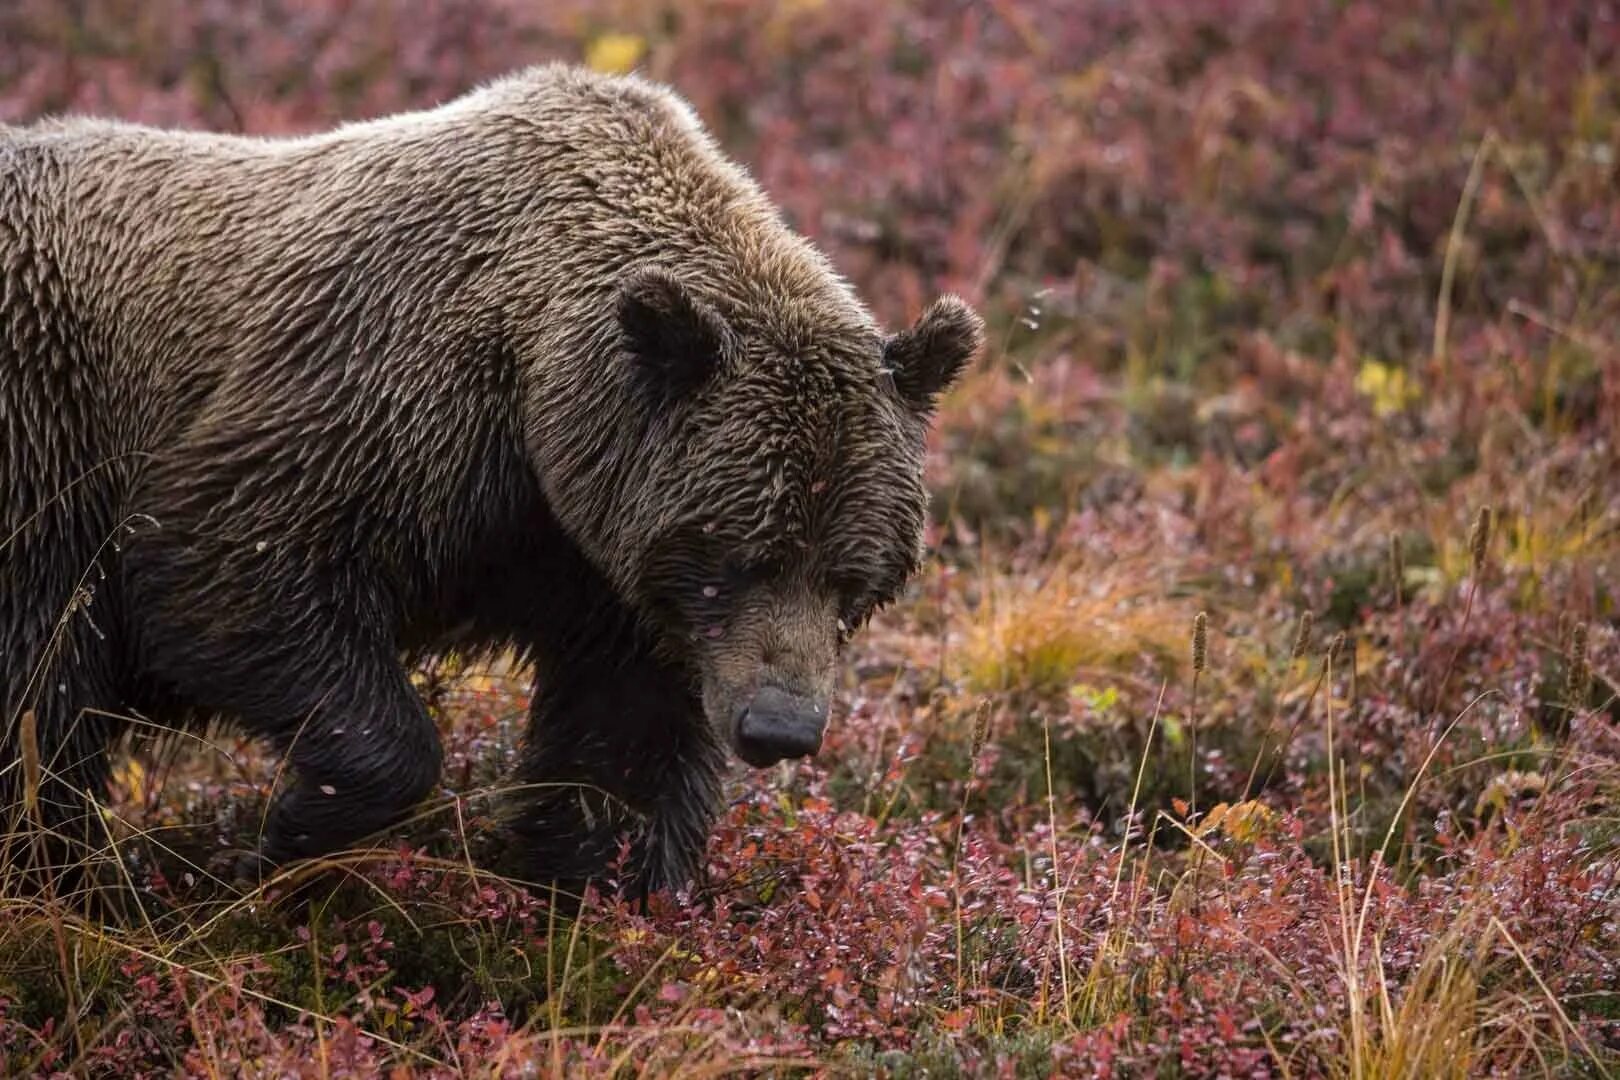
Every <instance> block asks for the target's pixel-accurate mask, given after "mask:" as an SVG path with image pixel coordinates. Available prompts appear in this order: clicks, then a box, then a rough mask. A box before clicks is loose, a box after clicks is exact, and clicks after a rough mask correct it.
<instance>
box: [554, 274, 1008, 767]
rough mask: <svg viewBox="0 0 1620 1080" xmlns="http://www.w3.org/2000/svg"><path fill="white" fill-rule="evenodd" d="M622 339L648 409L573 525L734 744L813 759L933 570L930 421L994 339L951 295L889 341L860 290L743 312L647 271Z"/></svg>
mask: <svg viewBox="0 0 1620 1080" xmlns="http://www.w3.org/2000/svg"><path fill="white" fill-rule="evenodd" d="M693 280H694V281H696V280H701V279H699V278H696V277H695V276H694V278H693ZM609 333H610V334H611V335H612V337H613V338H614V339H615V342H616V347H615V348H614V349H613V350H612V351H613V352H614V353H615V355H614V356H613V357H612V358H611V359H610V360H608V361H607V362H608V363H609V364H610V365H611V366H613V367H614V368H615V369H616V371H617V373H618V374H619V375H620V376H621V377H622V380H623V381H622V382H620V381H619V380H617V379H615V380H605V379H602V378H601V373H600V371H599V372H598V375H597V378H598V380H600V381H599V383H598V385H601V383H602V382H608V381H612V382H614V383H617V384H618V385H619V386H620V389H621V392H622V393H627V394H628V396H629V398H630V399H631V400H632V401H633V402H634V404H633V405H632V407H630V408H625V409H622V410H621V415H620V416H619V418H618V420H619V422H618V423H617V424H615V425H614V427H613V430H612V433H611V434H610V433H609V432H608V431H607V430H605V429H601V428H596V427H595V425H592V427H593V428H595V430H596V434H595V436H594V438H593V439H592V440H591V441H592V442H593V443H594V444H595V445H596V446H597V447H599V448H601V449H600V450H599V451H598V453H599V455H600V460H598V461H594V462H587V461H584V460H578V459H576V461H575V463H574V467H575V468H576V469H579V468H592V467H593V466H600V469H599V470H598V471H597V476H596V477H595V478H594V480H593V483H592V485H591V486H592V488H593V494H594V495H595V496H596V497H595V498H593V499H591V500H590V502H591V511H590V512H589V513H588V514H582V513H578V512H577V511H576V512H575V513H574V514H572V515H571V516H572V517H573V518H574V520H573V521H572V522H571V521H570V520H569V516H566V515H568V510H569V507H568V506H564V507H563V508H562V511H563V513H564V514H565V516H564V518H563V520H564V524H565V525H569V526H570V527H571V529H572V531H574V532H575V535H576V537H580V538H581V542H582V543H583V544H584V546H585V547H586V548H587V549H588V550H589V549H595V551H596V552H597V553H598V554H599V560H598V561H599V563H600V564H601V565H602V568H603V569H604V571H605V572H607V574H608V576H609V578H610V579H612V580H614V582H615V585H616V586H617V587H618V588H619V590H620V592H621V594H622V595H623V596H625V597H626V598H627V599H628V600H629V602H630V605H631V607H632V608H633V609H634V610H635V611H636V612H637V613H638V614H639V615H640V616H641V617H642V618H641V621H642V622H643V623H644V624H645V625H646V626H648V627H649V628H651V630H652V632H653V633H654V634H655V635H656V636H657V637H658V639H659V642H660V645H661V650H662V651H663V652H664V653H665V654H666V655H667V656H671V657H673V658H674V659H675V660H676V662H677V663H679V664H681V665H682V666H683V667H684V668H685V669H686V670H687V671H688V672H689V673H690V675H691V677H692V680H693V692H694V694H695V695H697V696H700V697H701V700H702V706H703V711H704V712H705V714H706V715H707V717H708V720H709V723H710V725H711V727H712V728H713V731H714V734H715V736H716V738H717V741H719V742H720V743H722V744H723V745H727V746H729V747H730V748H731V749H732V750H733V751H734V752H735V753H736V754H737V755H738V756H739V757H741V758H742V759H743V760H744V761H746V762H748V763H749V764H751V765H755V766H765V765H769V764H772V763H774V762H777V761H780V760H783V759H785V758H790V757H801V756H807V755H810V754H813V753H815V752H816V750H817V749H818V748H819V746H820V744H821V739H822V735H823V733H824V731H825V729H826V724H827V720H828V713H829V704H830V701H831V698H832V693H833V684H834V679H835V674H836V669H837V662H838V658H839V654H840V652H841V650H842V649H843V647H844V645H845V644H846V643H847V642H848V641H849V639H850V637H851V635H853V634H854V633H855V632H856V631H857V630H858V629H859V628H860V627H861V626H862V624H864V623H865V622H866V621H867V619H868V618H869V617H870V616H871V615H872V613H873V612H874V611H875V610H877V609H878V608H879V607H881V606H882V605H884V604H886V603H888V602H889V601H891V600H893V599H894V598H895V597H896V595H897V594H898V593H899V592H900V590H901V589H902V587H903V586H904V585H905V583H906V580H907V578H908V577H909V576H910V575H911V574H912V573H913V571H915V570H916V569H917V566H918V562H919V559H920V556H921V552H922V535H923V525H924V516H925V513H926V509H927V497H926V493H925V490H924V487H923V455H924V439H925V436H926V434H927V428H928V423H929V419H930V416H931V414H932V412H933V409H934V405H935V402H936V400H937V399H938V396H939V395H940V394H941V393H942V392H943V391H944V390H945V389H946V388H947V387H948V386H949V385H950V384H951V383H952V381H953V380H954V379H955V378H956V377H957V376H958V375H959V374H960V373H961V371H962V369H963V368H964V367H965V365H966V364H967V362H968V361H969V360H970V359H971V358H972V356H973V355H974V353H975V352H976V351H977V349H978V348H979V346H980V343H981V341H982V338H983V328H982V323H981V321H980V319H979V317H978V316H977V315H976V314H975V313H974V312H973V311H972V310H971V309H970V308H969V307H968V306H967V305H966V304H964V303H963V302H962V301H961V300H959V299H957V298H955V297H950V296H947V297H944V298H941V299H939V300H937V301H936V302H935V303H934V304H933V305H932V306H931V307H929V308H928V309H927V311H926V312H925V313H924V314H923V315H922V316H921V317H920V318H919V319H918V320H917V322H916V323H915V325H913V326H912V327H911V328H910V329H907V330H903V331H900V332H899V333H895V334H892V335H887V336H885V335H883V334H882V333H880V332H879V331H878V330H877V328H876V324H875V323H874V322H873V321H872V320H871V317H870V316H869V315H868V314H867V313H866V311H865V309H864V308H863V307H861V306H860V305H859V304H858V303H857V302H856V301H855V300H854V298H853V297H852V296H851V295H850V294H849V292H848V291H847V290H846V289H845V288H844V287H843V286H842V284H841V283H837V284H836V287H834V286H831V285H826V284H818V285H817V286H816V287H814V288H810V289H806V290H801V291H800V292H799V293H797V294H795V293H794V292H793V291H792V290H780V289H778V290H774V291H773V290H771V289H768V288H762V289H759V290H756V291H755V292H753V293H752V294H750V295H749V296H745V297H741V298H739V297H738V296H737V295H735V293H733V294H732V295H730V296H729V297H728V296H727V295H725V294H724V293H723V292H720V291H718V290H717V291H715V292H712V293H708V294H707V295H706V294H705V293H703V292H700V291H699V289H698V288H697V287H695V286H694V285H693V284H691V283H689V282H687V281H683V279H682V278H681V277H679V276H677V275H676V274H674V273H672V272H670V271H668V270H665V269H660V268H657V267H640V268H636V269H632V270H630V271H628V272H627V273H626V274H625V275H624V276H623V278H622V279H620V280H619V281H618V282H617V284H616V295H615V303H614V313H613V326H612V328H611V330H610V331H609ZM598 340H600V338H598ZM621 400H622V399H621ZM572 434H573V437H572V438H570V440H569V441H570V442H571V443H574V444H575V445H576V446H577V445H579V443H580V442H581V441H582V440H580V439H579V437H578V436H579V434H581V433H580V432H578V431H576V432H574V433H572ZM627 443H628V444H629V445H628V446H627V445H626V444H627ZM609 459H616V461H613V462H611V463H610V462H609ZM557 494H558V495H561V496H563V501H564V502H565V503H567V502H570V501H573V500H569V499H568V498H567V493H565V492H558V493H557ZM576 506H577V508H578V509H579V510H583V509H584V506H583V504H579V503H577V501H576ZM593 533H594V534H595V535H594V536H592V535H591V534H593Z"/></svg>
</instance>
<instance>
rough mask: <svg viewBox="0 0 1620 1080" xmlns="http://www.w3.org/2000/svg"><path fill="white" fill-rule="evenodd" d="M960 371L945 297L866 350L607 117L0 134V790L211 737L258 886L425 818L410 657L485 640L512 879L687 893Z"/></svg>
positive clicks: (828, 673)
mask: <svg viewBox="0 0 1620 1080" xmlns="http://www.w3.org/2000/svg"><path fill="white" fill-rule="evenodd" d="M979 337H980V328H979V323H978V320H977V317H976V316H974V315H973V314H972V313H971V312H970V311H968V309H967V308H966V307H964V306H963V305H961V303H960V302H958V301H955V300H953V299H950V298H946V299H944V300H941V301H939V302H938V303H936V304H935V305H934V307H933V308H931V309H930V310H929V312H927V313H926V314H925V315H924V316H923V318H922V319H921V320H920V321H919V323H918V324H917V326H915V327H913V328H912V329H911V330H910V331H905V332H902V333H900V334H898V335H893V336H888V337H886V336H884V335H883V334H882V333H881V332H880V330H879V328H878V327H877V325H876V324H875V323H874V321H873V320H872V318H871V317H870V315H869V314H868V313H867V312H866V310H865V309H864V308H863V307H862V306H861V304H860V303H859V302H858V301H857V299H856V298H855V296H854V295H853V294H852V292H851V291H850V289H849V288H848V287H847V285H845V283H843V282H842V281H841V280H840V279H839V278H838V277H837V276H836V275H835V274H834V273H833V272H832V270H831V269H830V268H829V266H828V265H827V263H826V261H825V260H824V259H823V258H822V257H821V256H820V255H819V254H818V253H817V252H816V251H815V250H814V249H813V248H812V247H811V246H810V245H809V244H808V243H807V242H806V241H805V240H803V239H802V238H801V237H799V236H797V235H796V234H794V233H793V232H791V231H790V230H788V229H787V228H786V227H785V226H784V225H783V223H782V222H781V220H780V219H779V217H778V215H777V213H776V211H775V210H774V209H773V207H772V206H771V204H770V203H769V201H768V200H767V199H766V198H765V196H764V195H763V194H762V193H761V192H760V191H759V190H758V188H757V187H756V186H755V185H754V184H753V183H752V181H751V180H749V179H748V177H747V176H746V175H745V174H744V173H743V172H742V171H741V170H740V169H739V168H738V167H736V166H735V165H733V164H732V163H731V162H729V161H728V160H727V159H726V158H725V157H724V156H723V155H722V154H721V153H720V152H719V150H718V149H717V148H716V146H715V144H714V143H713V141H712V140H711V139H710V138H709V137H708V136H707V135H706V134H705V133H704V132H703V130H702V129H701V127H700V126H699V124H698V122H697V120H696V119H695V117H694V116H693V114H692V112H691V110H690V109H689V108H688V107H687V106H685V105H684V103H682V102H681V101H680V100H679V99H678V98H677V97H675V96H674V95H673V94H671V93H670V92H669V91H667V90H665V89H663V88H660V87H657V86H655V85H653V84H650V83H647V82H644V81H641V80H639V79H634V78H606V77H601V76H596V75H592V74H588V73H584V72H580V71H577V70H573V69H568V68H562V67H545V68H537V69H533V70H530V71H527V72H523V73H520V74H518V75H515V76H512V77H509V78H507V79H505V80H502V81H500V82H497V83H494V84H491V85H490V86H488V87H485V88H483V89H481V90H479V91H476V92H474V93H472V94H470V95H468V96H466V97H464V98H461V99H458V100H457V101H454V102H451V103H450V104H448V105H446V106H444V107H442V108H440V109H437V110H433V111H429V112H424V113H419V114H410V115H406V116H401V117H393V118H388V119H384V120H380V121H374V122H369V123H363V124H356V125H351V126H348V127H344V128H341V129H338V130H337V131H334V132H331V133H327V134H322V135H316V136H311V137H305V138H297V139H283V140H264V139H249V138H238V137H229V136H218V135H210V134H200V133H179V132H167V131H157V130H152V129H148V128H142V127H136V126H132V125H126V124H120V123H114V122H106V121H94V120H66V121H51V122H45V123H41V124H38V125H36V126H33V127H28V128H3V129H0V492H3V501H0V545H3V546H0V583H3V591H0V708H3V709H4V712H3V714H0V723H3V724H4V751H5V753H4V756H3V757H0V767H4V769H5V772H4V776H5V777H6V778H7V780H6V782H5V783H4V784H0V795H3V796H9V797H8V798H7V802H8V804H10V805H16V804H17V803H18V800H17V799H16V797H15V796H16V794H17V790H16V785H17V779H16V778H17V776H18V775H19V769H18V768H17V765H16V762H15V760H14V759H15V756H16V751H15V745H16V738H15V730H16V727H17V722H18V719H19V717H20V716H21V714H22V713H23V712H24V711H26V710H28V709H33V710H35V711H36V714H37V716H38V721H39V722H38V729H39V731H40V738H41V744H42V745H41V753H42V756H43V757H44V759H45V765H46V769H47V781H46V783H45V789H46V790H43V791H42V792H41V796H42V803H43V804H44V805H47V806H50V807H52V808H54V810H53V814H54V818H55V820H56V822H57V823H58V825H59V826H60V827H64V828H65V827H69V826H70V825H71V823H72V822H74V821H79V822H81V823H83V822H85V821H87V820H88V817H87V815H86V814H85V807H84V796H83V795H82V794H81V793H82V792H85V791H88V792H90V793H91V794H92V795H93V794H94V793H95V792H96V791H97V790H99V786H100V785H101V784H102V783H104V781H105V777H106V753H105V752H106V748H107V746H108V745H109V743H110V742H111V741H112V740H113V739H114V738H116V736H117V735H118V734H119V732H120V731H122V730H123V729H124V728H125V727H126V726H127V724H128V722H129V718H130V717H132V716H144V717H149V718H150V719H152V720H153V721H155V722H156V723H158V724H160V725H170V726H173V725H179V724H183V723H185V722H187V720H188V718H191V717H197V716H209V715H216V714H218V715H224V716H227V717H230V718H232V719H234V720H235V721H237V722H238V723H240V724H242V725H243V726H244V727H245V728H246V729H247V730H249V731H251V732H254V733H255V734H258V735H261V736H263V737H266V738H268V739H271V740H273V741H274V742H275V743H276V744H277V745H278V746H279V747H281V748H282V749H283V750H284V751H285V752H286V753H287V754H288V755H289V759H290V762H291V765H292V766H293V769H292V777H293V779H292V780H291V782H290V783H289V784H288V785H287V787H286V788H285V790H284V791H283V792H282V793H281V794H280V795H279V796H278V797H277V799H276V802H275V805H274V807H273V810H272V813H271V815H270V818H269V821H268V828H267V831H266V835H265V837H264V838H263V850H264V854H265V857H266V858H268V859H269V860H271V861H273V862H279V861H282V860H285V859H289V858H295V857H304V856H311V855H317V854H321V853H324V852H327V851H331V850H333V849H335V848H338V847H341V846H344V845H347V844H350V843H352V842H354V841H356V840H358V839H360V838H362V837H364V836H365V835H367V834H369V833H371V832H374V831H376V830H378V829H381V828H384V827H386V826H387V825H388V824H390V823H391V822H393V821H395V820H397V818H398V817H399V816H400V815H401V814H402V813H403V812H404V811H405V810H407V809H409V808H410V806H412V805H413V804H414V803H416V802H417V801H419V800H420V799H421V798H422V797H423V796H424V795H426V794H427V793H428V792H429V791H430V790H431V788H432V787H433V785H434V784H435V783H436V782H437V780H438V774H439V762H440V749H439V741H438V735H437V733H436V731H435V730H434V727H433V724H432V722H431V720H430V719H429V717H428V714H427V712H426V710H425V708H424V707H423V705H422V703H421V701H420V700H419V699H418V697H417V695H416V694H415V693H414V692H413V690H412V688H411V686H410V684H409V681H408V679H407V675H406V668H405V666H404V663H403V659H402V658H406V657H408V656H409V655H411V654H414V653H422V652H426V651H443V650H449V649H461V650H485V649H495V648H502V647H515V648H517V649H519V650H521V651H523V652H524V653H525V654H527V655H529V656H531V657H532V658H533V659H534V661H535V665H536V669H537V674H538V689H537V691H536V694H535V698H534V705H533V717H532V724H531V729H530V733H529V737H528V740H527V743H526V746H525V750H524V756H523V760H522V763H521V767H520V772H519V775H520V777H521V778H522V779H523V780H526V781H530V782H533V783H534V784H536V785H538V786H537V787H536V788H535V789H534V790H533V791H532V792H531V793H530V794H529V795H528V796H527V797H526V799H525V800H524V802H523V805H522V809H521V811H520V812H519V813H518V814H517V815H516V816H515V818H514V827H515V828H516V829H517V831H518V834H519V835H520V836H521V837H522V838H523V840H524V843H525V846H526V847H527V849H528V852H529V854H530V855H531V856H532V859H533V864H534V866H535V868H536V869H537V870H538V871H539V872H541V873H544V874H547V875H549V876H553V877H557V878H561V879H565V880H570V881H573V880H578V879H581V878H584V877H587V876H590V875H592V874H596V873H599V872H600V871H601V870H602V867H603V866H604V864H605V863H606V862H607V861H608V860H609V859H611V857H612V855H613V852H614V851H615V850H617V847H618V844H619V841H620V837H621V835H622V834H624V833H626V832H628V834H629V835H630V837H631V839H632V841H633V843H632V860H633V863H634V865H633V866H632V867H631V868H630V872H631V873H632V874H634V875H635V878H636V881H637V882H639V884H641V885H642V886H656V885H660V884H665V883H670V882H677V881H680V880H683V879H685V878H687V877H689V876H690V875H691V874H692V872H693V871H694V869H695V868H696V866H697V861H698V859H699V857H700V855H701V851H702V844H703V840H704V838H705V836H706V835H707V831H708V827H709V825H710V822H711V819H712V814H713V812H714V807H715V803H716V800H717V798H718V779H717V778H718V773H719V770H720V768H721V766H722V765H723V762H724V759H725V747H726V741H727V739H728V738H730V731H729V727H728V725H729V724H730V723H731V718H732V717H733V715H734V714H735V712H736V710H737V709H738V707H739V705H740V703H743V702H745V701H746V700H747V697H748V695H749V694H750V693H752V692H753V691H754V690H756V689H757V688H758V687H759V686H760V685H761V684H762V683H763V682H766V681H769V682H771V683H773V684H775V685H781V686H785V687H788V688H790V689H791V690H793V691H794V692H795V693H800V694H804V695H806V696H809V697H814V698H815V699H816V700H825V699H826V697H827V696H828V695H829V694H830V690H831V680H832V673H833V669H834V664H835V661H836V656H837V652H838V649H839V647H840V646H841V643H842V638H843V637H846V636H847V633H848V631H850V630H852V629H853V628H854V627H856V626H858V625H859V624H860V623H861V622H862V621H863V620H864V619H865V618H866V617H867V615H868V614H869V613H870V611H871V610H872V608H873V607H874V606H875V605H877V604H879V603H882V602H884V601H886V600H887V599H889V598H891V597H892V596H893V595H894V594H895V593H896V592H897V591H898V590H899V589H900V587H901V586H902V585H903V583H904V581H905V579H906V577H907V576H908V575H909V574H910V573H911V572H912V570H913V569H914V568H915V565H916V559H917V555H918V544H919V536H920V532H921V525H922V515H923V507H924V493H923V489H922V484H921V462H922V443H923V436H924V431H925V426H926V421H927V415H928V413H929V411H930V409H931V406H932V403H933V399H934V397H935V395H937V394H938V393H939V392H940V391H941V390H942V389H943V387H944V386H945V385H946V384H948V383H949V381H950V380H951V378H953V377H954V375H955V374H956V372H957V371H958V370H959V369H960V368H961V367H962V365H963V364H964V363H965V362H966V360H967V359H968V358H969V356H970V355H971V354H972V352H973V351H974V349H975V348H976V347H977V345H978V342H979ZM840 626H842V627H843V628H844V629H843V630H842V631H841V630H840ZM559 782H562V784H564V785H576V784H579V785H584V786H582V787H581V786H557V785H558V783H559Z"/></svg>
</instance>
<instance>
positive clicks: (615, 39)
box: [585, 33, 647, 75]
mask: <svg viewBox="0 0 1620 1080" xmlns="http://www.w3.org/2000/svg"><path fill="white" fill-rule="evenodd" d="M646 51H647V41H646V39H645V38H643V37H641V36H640V35H639V34H615V33H607V34H603V35H601V36H600V37H598V38H596V39H595V40H594V41H592V42H591V43H590V44H589V45H587V46H586V47H585V63H586V65H587V66H588V67H590V68H592V69H594V70H596V71H600V72H602V73H603V74H606V75H623V74H624V73H625V72H627V71H629V70H630V69H631V68H633V67H635V66H636V62H637V61H639V60H640V59H641V55H642V53H644V52H646Z"/></svg>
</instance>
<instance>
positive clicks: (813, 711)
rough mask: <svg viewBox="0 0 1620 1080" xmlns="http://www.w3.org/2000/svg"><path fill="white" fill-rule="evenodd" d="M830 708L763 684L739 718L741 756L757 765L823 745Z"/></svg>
mask: <svg viewBox="0 0 1620 1080" xmlns="http://www.w3.org/2000/svg"><path fill="white" fill-rule="evenodd" d="M826 726H827V708H826V706H825V705H819V704H817V703H816V702H814V701H812V700H810V699H809V698H805V697H799V696H798V695H797V694H790V693H788V692H787V691H786V690H780V689H778V688H776V687H774V686H762V687H760V689H759V691H758V692H757V693H755V694H754V699H753V700H752V701H750V702H749V703H748V704H747V705H746V706H744V708H743V711H742V715H741V716H739V717H738V718H737V756H738V757H740V758H742V759H743V760H744V761H746V762H748V764H750V765H752V766H754V767H755V768H763V767H764V766H766V765H774V764H776V763H777V762H778V761H781V760H783V759H784V758H796V757H809V756H810V755H811V754H814V753H815V752H816V751H817V750H820V749H821V733H822V731H823V730H825V728H826Z"/></svg>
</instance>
